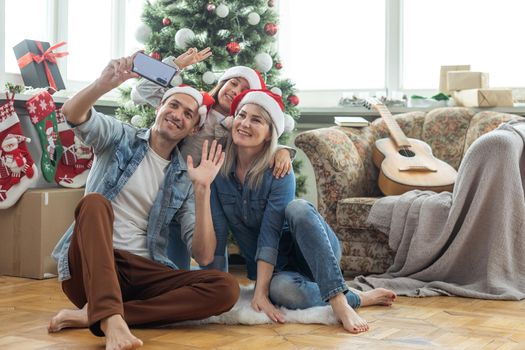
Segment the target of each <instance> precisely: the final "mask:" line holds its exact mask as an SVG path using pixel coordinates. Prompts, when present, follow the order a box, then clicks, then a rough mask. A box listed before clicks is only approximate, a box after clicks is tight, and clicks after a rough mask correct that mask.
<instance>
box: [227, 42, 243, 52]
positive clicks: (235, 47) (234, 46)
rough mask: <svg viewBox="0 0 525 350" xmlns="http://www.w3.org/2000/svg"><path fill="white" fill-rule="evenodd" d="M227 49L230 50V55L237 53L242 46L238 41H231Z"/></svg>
mask: <svg viewBox="0 0 525 350" xmlns="http://www.w3.org/2000/svg"><path fill="white" fill-rule="evenodd" d="M226 50H228V52H229V53H230V55H236V54H238V53H239V52H240V51H241V47H240V46H239V43H238V42H235V41H230V42H229V43H227V44H226Z"/></svg>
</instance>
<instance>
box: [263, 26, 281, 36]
mask: <svg viewBox="0 0 525 350" xmlns="http://www.w3.org/2000/svg"><path fill="white" fill-rule="evenodd" d="M277 28H278V27H277V24H275V23H266V24H265V25H264V32H265V33H266V34H267V35H269V36H274V35H275V34H277Z"/></svg>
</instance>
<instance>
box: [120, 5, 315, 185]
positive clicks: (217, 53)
mask: <svg viewBox="0 0 525 350" xmlns="http://www.w3.org/2000/svg"><path fill="white" fill-rule="evenodd" d="M277 20H278V15H277V13H276V11H275V8H274V0H229V1H220V2H219V1H211V0H204V1H203V0H188V1H184V0H157V1H156V2H153V1H147V2H146V3H145V4H144V12H143V15H142V21H143V23H142V24H141V26H140V27H139V28H137V31H136V35H135V36H136V38H137V40H138V41H139V42H142V43H143V44H144V45H145V51H146V53H148V54H149V55H150V56H151V57H154V58H156V59H159V60H161V59H162V58H164V57H167V56H173V57H177V56H179V55H181V54H182V53H184V52H185V51H186V50H187V49H188V48H189V47H196V48H197V49H203V48H205V47H210V48H211V49H212V52H213V55H212V56H211V57H209V58H208V59H206V60H204V61H203V62H200V63H198V64H195V65H193V66H191V67H190V68H189V69H186V70H185V71H184V72H183V73H182V82H183V83H184V84H188V85H191V86H194V87H195V88H198V89H201V90H204V91H210V90H211V89H212V88H213V87H214V86H215V84H216V82H217V79H218V77H220V75H221V74H222V73H223V72H224V71H225V70H226V69H227V68H229V67H232V66H237V65H243V66H248V67H251V68H255V69H257V70H258V71H259V72H260V73H261V74H262V76H263V78H264V80H265V82H266V85H267V87H268V89H271V90H272V91H273V92H275V93H277V94H280V95H281V96H282V98H283V102H284V105H285V112H286V113H287V114H289V115H291V116H292V117H294V118H295V119H297V118H298V117H299V110H298V108H297V104H298V103H299V99H298V98H297V96H296V95H295V94H294V84H293V83H292V82H291V81H290V80H288V79H280V78H279V75H280V72H279V70H280V69H281V68H282V63H281V62H280V59H279V55H278V54H277V44H276V37H275V35H276V34H277V31H278V25H277ZM129 95H130V89H123V90H122V100H123V101H122V102H123V103H122V105H121V107H120V108H118V110H117V117H118V118H119V119H121V120H124V121H126V122H130V123H131V124H133V125H135V126H139V127H149V126H151V125H152V124H153V122H154V119H155V111H154V109H153V108H151V107H149V106H137V105H135V104H133V102H132V101H131V100H130V96H129ZM286 137H287V135H283V137H281V139H280V142H281V143H284V142H286ZM300 168H301V162H299V161H297V160H296V161H294V171H295V173H296V177H297V190H296V194H297V195H299V194H301V193H304V192H305V189H304V180H305V179H304V176H302V175H299V173H300Z"/></svg>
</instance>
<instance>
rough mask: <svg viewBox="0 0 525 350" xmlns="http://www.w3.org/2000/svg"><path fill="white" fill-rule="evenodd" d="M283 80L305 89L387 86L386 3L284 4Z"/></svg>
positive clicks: (304, 0) (311, 0)
mask: <svg viewBox="0 0 525 350" xmlns="http://www.w3.org/2000/svg"><path fill="white" fill-rule="evenodd" d="M279 7H280V16H281V17H280V28H279V42H280V45H279V53H280V56H281V60H282V63H283V75H284V76H286V77H289V78H290V79H292V80H293V81H294V82H295V83H296V86H297V88H298V89H302V90H348V89H382V88H384V86H385V0H360V1H357V0H354V1H348V0H325V1H318V0H301V1H294V0H281V1H280V3H279Z"/></svg>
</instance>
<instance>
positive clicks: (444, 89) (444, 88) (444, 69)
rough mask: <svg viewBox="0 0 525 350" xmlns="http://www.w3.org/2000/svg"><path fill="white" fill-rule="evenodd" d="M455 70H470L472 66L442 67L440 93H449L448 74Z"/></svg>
mask: <svg viewBox="0 0 525 350" xmlns="http://www.w3.org/2000/svg"><path fill="white" fill-rule="evenodd" d="M455 70H462V71H465V70H470V64H461V65H455V66H441V71H440V74H439V92H443V93H445V94H446V93H448V83H447V73H448V72H450V71H455Z"/></svg>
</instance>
